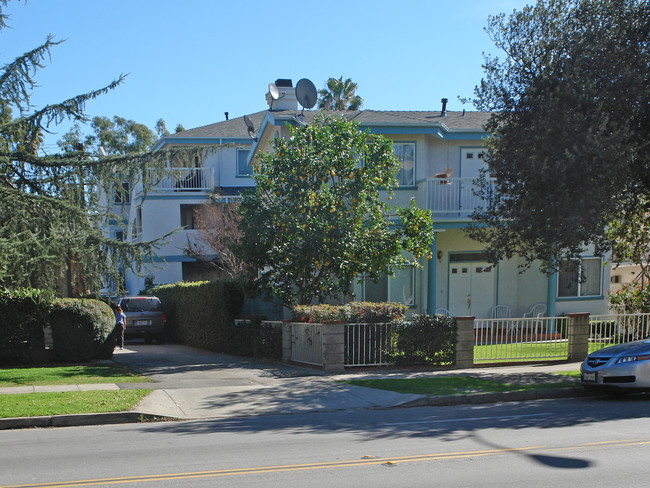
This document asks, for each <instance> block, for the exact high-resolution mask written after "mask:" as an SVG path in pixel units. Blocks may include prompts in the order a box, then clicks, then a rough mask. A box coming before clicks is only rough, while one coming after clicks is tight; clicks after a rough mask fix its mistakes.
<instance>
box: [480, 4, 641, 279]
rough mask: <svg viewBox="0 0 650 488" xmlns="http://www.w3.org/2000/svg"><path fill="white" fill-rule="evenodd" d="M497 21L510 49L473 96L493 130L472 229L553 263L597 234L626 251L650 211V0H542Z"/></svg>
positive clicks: (499, 252)
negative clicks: (480, 206)
mask: <svg viewBox="0 0 650 488" xmlns="http://www.w3.org/2000/svg"><path fill="white" fill-rule="evenodd" d="M486 30H487V32H488V33H489V35H490V36H491V38H492V40H493V41H494V42H495V44H496V46H497V47H498V48H499V49H501V50H502V51H503V54H504V56H503V58H499V57H491V56H488V57H486V59H485V64H484V70H485V76H484V78H483V80H482V81H481V83H480V85H479V86H477V87H476V90H475V95H476V96H475V99H474V100H473V101H474V103H475V105H476V106H477V108H479V109H481V110H490V111H494V114H493V115H492V117H491V119H490V122H489V123H488V126H487V130H488V131H489V132H491V133H492V134H493V135H494V137H492V138H490V139H489V140H488V154H487V157H486V160H487V162H488V165H489V170H488V172H487V173H486V174H485V175H484V176H483V178H482V181H481V187H482V194H483V196H484V197H485V198H486V201H488V202H489V203H488V204H487V205H486V207H485V208H484V209H482V210H481V211H479V212H477V213H476V214H475V215H474V217H475V218H476V219H477V220H478V221H479V222H480V224H479V225H476V226H474V227H473V228H472V229H471V230H470V234H471V235H472V236H473V237H475V238H477V239H480V240H483V241H485V242H486V243H487V244H488V248H489V250H490V251H491V253H492V256H493V258H494V259H500V258H504V257H507V258H509V257H512V256H513V255H515V254H518V255H520V256H523V257H524V258H525V262H526V264H527V265H530V263H532V262H533V261H534V260H537V259H539V260H541V262H542V263H543V264H542V268H543V269H544V270H546V271H549V272H550V271H552V270H554V269H556V268H557V266H558V264H559V263H560V262H562V260H565V259H575V258H576V257H577V256H578V255H579V254H580V253H581V252H582V251H583V250H585V249H586V247H587V246H588V245H589V244H590V243H591V244H594V245H595V248H596V252H598V253H601V252H604V251H605V250H607V249H610V248H612V246H614V250H615V251H616V250H618V251H619V252H621V253H623V254H625V249H626V246H625V245H623V246H619V245H618V244H621V243H622V244H624V243H625V241H627V237H626V235H625V232H622V230H623V229H629V228H631V226H632V225H633V223H634V222H637V223H638V222H641V224H640V225H641V226H642V227H643V226H645V225H646V223H647V221H648V212H647V205H646V204H643V205H639V202H645V201H646V199H647V195H648V191H649V190H650V171H649V169H650V168H649V164H650V138H649V137H648V134H650V70H649V69H648V67H649V66H650V42H649V40H650V2H648V1H647V0H539V1H538V2H537V3H536V4H535V5H533V6H527V7H525V8H523V9H522V10H521V11H514V12H513V13H512V14H510V15H509V16H506V15H504V14H501V15H497V16H495V17H490V18H489V21H488V27H487V29H486ZM488 175H489V176H492V177H494V178H495V180H494V181H493V182H491V181H490V179H489V178H488ZM612 222H618V223H622V224H623V227H620V226H618V227H617V228H614V231H615V232H614V233H612V232H611V230H612V226H611V224H612ZM485 224H487V225H485ZM621 239H622V240H621ZM646 244H647V243H646ZM627 249H629V247H627ZM628 256H629V255H628ZM619 257H621V258H624V259H625V258H626V256H625V255H622V256H619Z"/></svg>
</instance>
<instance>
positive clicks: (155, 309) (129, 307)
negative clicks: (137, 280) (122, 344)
mask: <svg viewBox="0 0 650 488" xmlns="http://www.w3.org/2000/svg"><path fill="white" fill-rule="evenodd" d="M119 305H120V307H122V311H123V312H124V313H125V314H126V331H125V337H129V338H130V337H143V338H144V339H145V341H147V342H151V340H152V339H154V338H155V339H156V340H157V341H158V342H165V322H166V317H165V314H164V313H163V309H162V304H161V303H160V300H159V299H158V298H157V297H123V298H121V299H120V301H119Z"/></svg>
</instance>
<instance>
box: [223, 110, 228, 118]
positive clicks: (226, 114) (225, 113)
mask: <svg viewBox="0 0 650 488" xmlns="http://www.w3.org/2000/svg"><path fill="white" fill-rule="evenodd" d="M223 114H224V115H225V116H226V120H228V112H224V113H223Z"/></svg>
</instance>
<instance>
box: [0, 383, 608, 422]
mask: <svg viewBox="0 0 650 488" xmlns="http://www.w3.org/2000/svg"><path fill="white" fill-rule="evenodd" d="M598 394H599V393H598V392H597V391H590V390H587V389H585V388H557V389H550V390H521V391H505V392H499V393H472V394H469V395H448V396H423V397H421V398H417V399H415V400H409V401H407V402H404V403H400V404H397V405H393V406H390V407H380V408H381V409H386V410H387V409H391V408H411V407H446V406H453V405H479V404H484V403H501V402H519V401H527V400H542V399H553V398H572V397H588V396H598ZM333 411H339V410H333ZM186 420H196V419H194V418H192V419H189V418H178V417H167V416H163V415H152V414H147V413H141V412H134V411H128V412H108V413H90V414H72V415H49V416H42V417H17V418H7V419H0V430H9V429H29V428H44V427H81V426H88V425H110V424H129V423H143V422H164V421H186ZM204 420H206V419H204Z"/></svg>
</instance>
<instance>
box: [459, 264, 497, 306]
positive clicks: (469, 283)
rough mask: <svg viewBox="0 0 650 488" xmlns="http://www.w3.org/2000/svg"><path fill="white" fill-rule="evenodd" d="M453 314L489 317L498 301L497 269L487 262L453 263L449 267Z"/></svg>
mask: <svg viewBox="0 0 650 488" xmlns="http://www.w3.org/2000/svg"><path fill="white" fill-rule="evenodd" d="M449 273H450V275H449V312H450V313H451V315H453V316H456V317H460V316H473V317H477V318H487V317H489V316H490V309H491V308H492V307H493V306H494V304H495V303H496V269H495V267H494V266H493V265H492V264H490V263H487V262H480V263H469V262H468V263H452V264H451V265H450V268H449Z"/></svg>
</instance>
